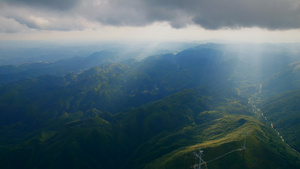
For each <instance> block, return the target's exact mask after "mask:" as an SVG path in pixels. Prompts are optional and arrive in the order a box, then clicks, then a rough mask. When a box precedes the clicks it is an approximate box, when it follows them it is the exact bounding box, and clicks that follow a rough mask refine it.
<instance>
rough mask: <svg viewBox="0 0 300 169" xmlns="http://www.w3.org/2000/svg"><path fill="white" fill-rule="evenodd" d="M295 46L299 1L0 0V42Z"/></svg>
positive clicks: (298, 38) (299, 32)
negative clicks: (222, 42) (194, 42)
mask: <svg viewBox="0 0 300 169" xmlns="http://www.w3.org/2000/svg"><path fill="white" fill-rule="evenodd" d="M1 39H2V40H62V39H64V40H212V39H215V40H238V41H256V42H264V41H267V42H300V0H0V40H1Z"/></svg>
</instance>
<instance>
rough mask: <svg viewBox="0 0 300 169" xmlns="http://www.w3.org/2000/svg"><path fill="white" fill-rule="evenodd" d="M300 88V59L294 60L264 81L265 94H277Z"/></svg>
mask: <svg viewBox="0 0 300 169" xmlns="http://www.w3.org/2000/svg"><path fill="white" fill-rule="evenodd" d="M299 88H300V61H297V62H292V63H290V64H289V65H288V66H286V67H285V69H283V70H281V71H279V72H277V73H275V74H274V75H272V76H271V77H269V78H267V79H266V80H265V81H264V83H263V90H264V93H265V94H269V95H276V94H279V93H281V92H284V91H287V90H294V89H299Z"/></svg>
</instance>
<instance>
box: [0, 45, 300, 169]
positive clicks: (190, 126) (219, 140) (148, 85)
mask: <svg viewBox="0 0 300 169" xmlns="http://www.w3.org/2000/svg"><path fill="white" fill-rule="evenodd" d="M98 54H99V53H96V54H95V56H91V57H92V58H93V59H91V60H90V61H87V62H84V63H82V64H83V65H89V66H92V65H93V64H97V63H98V61H99V59H100V61H99V62H101V63H102V64H101V65H100V66H96V67H92V68H90V69H88V70H85V71H80V73H74V72H76V71H73V73H67V74H65V75H63V76H59V77H58V76H53V75H43V76H38V77H35V78H28V79H26V80H21V81H16V82H13V83H10V84H9V85H6V86H3V87H1V88H0V110H1V113H0V165H1V166H4V168H8V169H9V168H108V169H110V168H111V169H113V168H131V169H135V168H136V169H137V168H190V167H191V166H192V165H194V164H195V162H196V161H198V159H197V160H196V161H195V156H194V155H193V153H192V152H193V151H197V150H198V148H200V149H202V150H204V154H205V156H204V157H203V159H204V161H206V162H207V163H206V165H207V166H208V167H209V168H211V167H212V168H224V166H225V165H226V166H229V168H249V169H250V168H300V163H299V159H300V155H299V153H298V152H296V151H294V150H292V148H291V147H289V146H288V145H287V144H286V143H285V142H282V140H281V138H280V137H279V136H278V135H277V133H276V132H275V131H274V129H272V127H271V126H270V124H269V123H268V122H266V121H263V120H259V118H257V116H258V115H257V114H255V113H254V112H253V110H252V107H251V106H250V105H249V104H248V101H249V100H251V99H249V100H248V97H250V96H252V95H255V97H258V96H260V98H261V99H265V98H266V96H267V94H266V95H264V94H265V93H267V90H269V91H275V90H274V88H275V87H276V86H275V87H274V88H272V86H270V85H269V86H268V85H267V83H266V82H267V81H270V79H271V80H272V79H275V78H273V76H274V74H275V73H277V72H278V71H279V70H278V69H280V70H281V68H282V67H285V66H287V65H286V62H284V63H282V64H280V61H281V59H282V58H281V57H279V58H280V59H277V60H270V59H266V58H269V57H270V58H272V57H271V56H269V55H268V57H266V58H264V59H265V60H264V61H266V65H265V66H266V67H272V65H278V66H277V67H276V68H272V69H269V68H267V69H266V70H263V69H259V71H260V72H261V74H260V76H259V77H258V76H255V74H256V73H257V72H258V71H256V70H254V68H255V66H257V65H255V64H252V63H251V62H252V61H253V60H251V58H247V57H246V58H239V57H237V55H236V54H233V55H231V53H230V52H228V51H225V50H223V49H222V47H220V46H219V45H214V44H207V45H201V46H198V47H194V48H190V49H187V50H184V51H181V52H179V53H178V54H164V55H156V56H151V57H148V58H145V59H143V60H141V61H138V62H137V61H132V60H131V61H126V62H123V61H122V63H109V62H114V60H113V59H114V58H111V57H110V56H109V58H107V57H106V56H103V58H102V56H101V57H99V56H98ZM96 55H97V56H96ZM94 57H96V59H95V58H94ZM116 57H117V56H116ZM97 60H98V61H97ZM262 60H263V59H262ZM268 60H269V61H270V62H269V63H268V62H267V61H268ZM292 60H293V62H294V60H295V59H294V58H293V59H292ZM96 61H97V62H96ZM250 61H251V62H250ZM287 62H288V61H287ZM62 63H63V62H62ZM76 63H77V62H76ZM78 63H79V62H78ZM253 63H254V61H253ZM76 65H77V64H75V65H73V64H70V68H68V66H67V67H66V69H65V70H64V71H65V72H68V71H69V70H72V69H73V68H72V67H74V66H76ZM289 66H290V67H291V69H293V70H296V71H297V70H298V69H297V63H292V64H290V65H289ZM82 68H83V67H80V66H79V68H78V69H76V70H79V69H80V70H82ZM260 68H262V67H260ZM46 70H47V67H46V68H45V71H46ZM49 70H50V69H49ZM55 70H58V69H57V68H55ZM13 71H14V68H12V72H13ZM33 72H35V71H33ZM25 74H26V73H25ZM41 74H43V73H41ZM287 74H288V75H289V76H288V77H289V79H291V80H293V81H295V82H296V81H297V80H298V79H296V77H297V76H295V75H293V74H292V72H290V71H288V73H287ZM11 75H12V77H11V78H12V79H13V78H14V76H13V74H11ZM29 77H30V76H29ZM267 77H269V78H268V79H267V80H265V83H264V84H263V87H261V88H260V86H259V84H260V83H261V81H262V79H265V78H267ZM277 77H278V81H279V79H280V78H281V76H277ZM284 77H286V76H284ZM293 84H294V82H293ZM277 88H280V89H281V90H278V91H287V90H289V89H294V88H297V86H294V88H288V87H282V85H281V86H279V87H277ZM255 93H256V94H255ZM298 96H299V92H298V91H297V92H295V91H293V92H287V93H285V94H283V95H279V96H277V97H274V98H271V99H269V100H265V102H262V103H261V100H259V99H257V100H255V101H256V102H257V103H258V104H257V105H259V106H261V110H262V111H263V112H264V113H265V115H266V116H268V118H270V120H272V122H273V123H274V126H275V127H278V128H276V129H278V131H280V133H282V134H283V136H284V138H285V137H286V141H287V142H288V143H289V144H290V145H291V146H292V147H294V148H296V149H297V146H295V145H298V143H299V138H298V136H297V134H295V135H291V133H292V131H293V129H295V130H296V131H299V130H300V129H299V128H298V120H297V119H298V116H297V112H299V107H298V106H297V103H298V102H297V100H298ZM282 104H284V106H282ZM292 120H294V121H292ZM289 122H293V123H289ZM245 131H247V132H248V135H247V143H246V150H245V151H242V149H241V147H242V146H243V144H244V139H245V135H244V132H245ZM294 136H295V137H294ZM219 157H220V158H219ZM15 161H18V163H16V162H15ZM203 166H204V164H203Z"/></svg>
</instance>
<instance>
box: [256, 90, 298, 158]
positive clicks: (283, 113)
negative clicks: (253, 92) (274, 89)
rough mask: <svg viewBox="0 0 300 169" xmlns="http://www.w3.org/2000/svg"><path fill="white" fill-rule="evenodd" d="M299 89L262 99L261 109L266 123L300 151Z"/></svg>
mask: <svg viewBox="0 0 300 169" xmlns="http://www.w3.org/2000/svg"><path fill="white" fill-rule="evenodd" d="M299 102H300V91H299V90H293V91H289V92H285V93H283V94H280V95H277V96H275V97H272V98H270V99H268V100H266V101H264V102H263V103H262V105H261V111H262V112H263V113H264V116H265V117H266V118H267V120H268V123H269V124H270V125H271V126H272V127H273V128H275V129H276V130H277V131H278V132H279V133H280V134H281V135H282V136H283V138H284V140H285V141H286V142H287V143H288V144H289V145H290V146H291V147H293V148H295V149H296V150H297V151H298V152H299V151H300V147H299V145H300V142H299V140H300V133H299V129H300V123H299V121H300V113H299V110H300V105H299Z"/></svg>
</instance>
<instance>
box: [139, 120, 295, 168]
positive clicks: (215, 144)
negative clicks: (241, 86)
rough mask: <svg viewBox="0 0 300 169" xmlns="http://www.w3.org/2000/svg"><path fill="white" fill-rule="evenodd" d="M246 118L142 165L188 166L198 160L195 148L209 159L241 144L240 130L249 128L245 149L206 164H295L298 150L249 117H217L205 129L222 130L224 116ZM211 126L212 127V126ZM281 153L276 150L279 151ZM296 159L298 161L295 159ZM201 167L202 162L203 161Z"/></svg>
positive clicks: (232, 165)
mask: <svg viewBox="0 0 300 169" xmlns="http://www.w3.org/2000/svg"><path fill="white" fill-rule="evenodd" d="M241 119H242V120H243V121H244V120H246V122H245V123H244V124H243V125H241V126H239V127H238V128H235V129H233V130H231V131H229V132H227V133H226V132H225V133H222V134H221V135H220V136H214V138H213V139H212V140H210V139H211V138H209V137H208V140H206V141H204V142H201V143H198V144H194V145H191V146H185V147H181V148H179V149H176V150H174V151H172V152H171V153H168V154H166V155H163V156H162V157H160V158H158V159H156V160H155V161H153V162H151V163H148V164H147V165H146V166H145V167H144V168H145V169H151V168H156V169H159V168H162V169H168V168H170V169H171V168H175V169H176V168H190V167H191V166H192V165H193V164H195V163H197V162H198V161H199V160H198V159H197V160H195V158H194V155H193V154H192V152H194V151H198V149H199V148H201V150H204V157H203V159H204V161H210V160H211V159H215V158H216V157H219V156H221V155H223V154H225V153H227V152H230V151H232V150H235V149H238V148H241V146H242V145H243V142H244V133H243V131H247V132H249V134H248V136H247V143H246V148H247V149H246V151H236V152H233V153H231V154H228V155H226V156H224V157H222V158H220V159H217V160H215V161H212V162H209V163H207V167H208V168H216V169H217V168H224V166H226V168H299V167H300V163H299V158H300V156H299V154H297V153H295V152H293V150H291V148H289V147H288V146H286V145H284V144H282V142H281V141H280V139H279V137H278V136H276V133H274V132H273V131H272V130H270V129H269V128H268V127H266V126H264V125H263V124H262V123H260V122H258V121H257V120H255V119H252V118H249V117H236V116H235V117H233V116H228V117H227V118H222V119H218V120H217V121H218V123H217V124H216V125H217V126H215V125H212V126H211V127H210V128H209V129H207V131H209V132H214V131H217V130H223V128H224V127H225V126H226V125H227V124H226V122H225V123H224V121H226V120H232V121H240V120H241ZM212 128H213V129H212ZM278 152H280V153H282V154H280V153H278ZM297 160H298V162H297ZM203 167H204V165H203Z"/></svg>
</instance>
